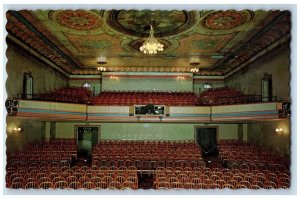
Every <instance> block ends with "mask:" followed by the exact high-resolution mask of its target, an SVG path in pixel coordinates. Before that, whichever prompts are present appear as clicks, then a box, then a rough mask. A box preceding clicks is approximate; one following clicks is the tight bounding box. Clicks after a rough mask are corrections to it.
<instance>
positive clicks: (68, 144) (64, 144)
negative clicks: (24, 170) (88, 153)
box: [7, 139, 77, 162]
mask: <svg viewBox="0 0 300 199" xmlns="http://www.w3.org/2000/svg"><path fill="white" fill-rule="evenodd" d="M7 157H8V158H7V159H8V162H14V161H71V159H72V158H77V144H76V142H75V139H57V140H49V141H40V142H36V143H32V144H29V145H27V146H26V147H25V148H24V149H22V150H20V151H17V152H15V153H13V154H7Z"/></svg>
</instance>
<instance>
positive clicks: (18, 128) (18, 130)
mask: <svg viewBox="0 0 300 199" xmlns="http://www.w3.org/2000/svg"><path fill="white" fill-rule="evenodd" d="M21 131H22V128H21V127H14V128H13V132H21Z"/></svg>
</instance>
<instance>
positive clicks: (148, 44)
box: [140, 25, 164, 55]
mask: <svg viewBox="0 0 300 199" xmlns="http://www.w3.org/2000/svg"><path fill="white" fill-rule="evenodd" d="M163 47H164V45H163V44H161V43H159V42H158V41H157V39H156V38H155V37H154V30H153V27H152V25H150V35H149V37H148V39H147V40H146V41H145V42H144V43H143V45H142V46H141V47H140V51H142V52H143V53H145V54H150V55H152V54H156V53H157V52H158V51H163V50H164V49H163Z"/></svg>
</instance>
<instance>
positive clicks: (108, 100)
mask: <svg viewBox="0 0 300 199" xmlns="http://www.w3.org/2000/svg"><path fill="white" fill-rule="evenodd" d="M197 102H198V98H197V96H196V95H195V94H194V93H193V92H134V91H128V92H117V91H110V92H109V91H107V92H101V93H100V94H99V95H97V96H95V97H94V98H93V99H92V100H91V101H90V104H93V105H115V106H116V105H121V106H131V105H135V104H136V105H146V104H156V105H169V106H195V105H196V104H197Z"/></svg>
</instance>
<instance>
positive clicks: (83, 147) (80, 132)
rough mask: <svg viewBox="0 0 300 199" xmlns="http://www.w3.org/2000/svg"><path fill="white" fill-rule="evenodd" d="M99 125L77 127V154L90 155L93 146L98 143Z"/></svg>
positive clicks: (80, 155) (81, 155)
mask: <svg viewBox="0 0 300 199" xmlns="http://www.w3.org/2000/svg"><path fill="white" fill-rule="evenodd" d="M98 133H99V127H89V126H79V127H77V143H78V156H79V157H88V156H91V154H92V150H93V147H94V146H96V144H97V143H98Z"/></svg>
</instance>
